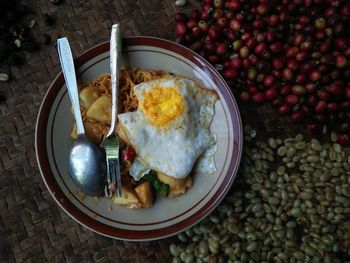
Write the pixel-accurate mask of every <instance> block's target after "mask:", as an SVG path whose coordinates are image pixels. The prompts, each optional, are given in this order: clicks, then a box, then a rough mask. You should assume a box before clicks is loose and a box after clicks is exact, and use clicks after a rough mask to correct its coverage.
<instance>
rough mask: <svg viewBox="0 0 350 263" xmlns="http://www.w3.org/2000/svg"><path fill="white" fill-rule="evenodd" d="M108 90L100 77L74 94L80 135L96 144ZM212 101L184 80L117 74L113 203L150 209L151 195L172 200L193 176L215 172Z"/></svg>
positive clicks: (107, 110) (104, 122) (106, 119)
mask: <svg viewBox="0 0 350 263" xmlns="http://www.w3.org/2000/svg"><path fill="white" fill-rule="evenodd" d="M110 85H111V84H110V76H109V75H108V74H105V75H102V76H100V77H99V78H97V79H96V80H94V81H92V82H90V83H88V84H86V85H84V86H82V87H81V90H80V100H81V107H82V113H83V120H84V125H85V128H86V133H87V136H88V138H89V139H90V140H91V141H93V142H94V143H96V144H99V143H101V141H102V139H103V137H104V136H105V134H106V133H107V131H108V127H109V123H110V119H111V117H110V115H111V91H110ZM217 100H218V95H217V94H216V92H215V91H213V90H209V89H205V88H202V87H201V86H200V85H199V84H197V83H196V82H195V81H193V80H191V79H189V78H185V77H179V76H174V75H171V74H168V73H165V72H161V71H143V70H140V69H135V70H128V69H122V70H121V74H120V92H119V107H118V108H119V114H118V125H117V133H118V135H119V137H120V140H121V176H122V182H123V196H122V197H113V199H114V203H116V204H120V205H126V206H128V207H133V208H141V207H150V206H152V204H153V200H154V196H153V192H154V190H155V191H156V192H158V193H159V194H160V195H162V196H165V197H176V196H179V195H181V194H184V193H185V192H186V191H187V189H188V188H190V187H191V186H192V174H191V172H192V171H193V170H196V171H198V170H199V171H202V172H203V171H205V172H206V173H213V172H215V164H214V158H213V155H214V153H215V149H216V148H215V147H216V144H215V141H216V140H215V137H214V136H213V135H212V134H211V133H210V130H209V127H210V124H211V122H212V119H213V116H214V105H215V102H216V101H217ZM75 135H76V132H75V129H74V128H73V131H72V137H73V138H74V137H75Z"/></svg>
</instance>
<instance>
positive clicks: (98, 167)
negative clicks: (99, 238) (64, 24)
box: [57, 38, 106, 196]
mask: <svg viewBox="0 0 350 263" xmlns="http://www.w3.org/2000/svg"><path fill="white" fill-rule="evenodd" d="M57 49H58V55H59V58H60V62H61V66H62V71H63V76H64V79H65V81H66V86H67V89H68V93H69V97H70V100H71V103H72V107H73V111H74V117H75V121H76V123H77V133H78V138H77V140H76V143H75V144H74V145H73V147H72V149H71V151H70V154H69V161H68V168H69V174H70V175H71V177H72V179H73V181H74V183H75V184H76V186H77V187H78V188H80V190H81V191H82V192H84V193H85V194H87V195H90V196H97V195H100V194H101V193H102V192H103V190H104V186H105V178H106V176H105V172H106V166H105V162H104V155H103V153H102V152H101V150H100V149H99V148H98V147H97V146H96V145H94V144H93V143H91V142H90V141H89V140H87V139H86V137H85V130H84V125H83V120H82V117H81V113H80V104H79V94H78V87H77V82H76V76H75V70H74V63H73V57H72V53H71V50H70V46H69V43H68V40H67V38H60V39H58V40H57Z"/></svg>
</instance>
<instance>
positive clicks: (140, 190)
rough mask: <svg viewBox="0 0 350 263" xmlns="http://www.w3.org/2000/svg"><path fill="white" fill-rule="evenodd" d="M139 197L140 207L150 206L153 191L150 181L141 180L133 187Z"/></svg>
mask: <svg viewBox="0 0 350 263" xmlns="http://www.w3.org/2000/svg"><path fill="white" fill-rule="evenodd" d="M135 192H136V193H137V195H138V197H139V199H140V200H141V203H142V207H144V208H146V207H151V206H152V204H153V193H152V186H151V183H150V182H147V181H146V182H143V183H142V184H140V185H138V186H137V187H136V188H135Z"/></svg>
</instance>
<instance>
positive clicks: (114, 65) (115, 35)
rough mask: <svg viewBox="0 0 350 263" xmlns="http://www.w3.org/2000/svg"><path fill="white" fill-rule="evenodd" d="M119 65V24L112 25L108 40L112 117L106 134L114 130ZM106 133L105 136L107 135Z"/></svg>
mask: <svg viewBox="0 0 350 263" xmlns="http://www.w3.org/2000/svg"><path fill="white" fill-rule="evenodd" d="M120 66H121V38H120V25H119V24H115V25H113V26H112V32H111V42H110V70H111V82H112V118H111V127H110V129H109V132H108V135H111V134H112V133H114V132H115V126H116V122H117V112H118V93H119V92H118V90H119V70H120ZM108 135H107V136H108Z"/></svg>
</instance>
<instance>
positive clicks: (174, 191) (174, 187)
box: [157, 172, 192, 198]
mask: <svg viewBox="0 0 350 263" xmlns="http://www.w3.org/2000/svg"><path fill="white" fill-rule="evenodd" d="M157 177H158V179H159V180H160V181H161V182H163V183H165V184H168V185H169V187H170V191H169V195H168V197H170V198H173V197H177V196H180V195H182V194H184V193H186V191H187V189H188V188H190V187H192V177H191V176H187V177H186V178H184V179H176V178H173V177H170V176H168V175H166V174H163V173H159V172H158V173H157Z"/></svg>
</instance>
